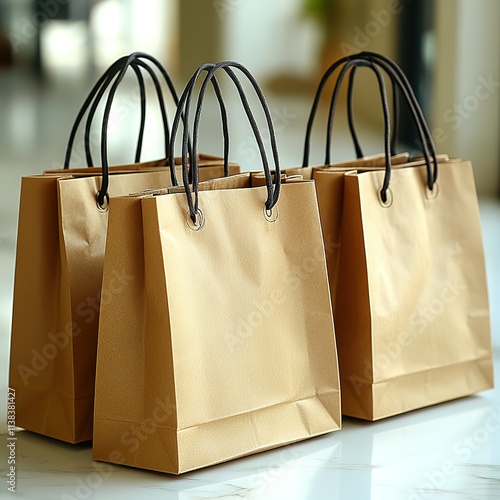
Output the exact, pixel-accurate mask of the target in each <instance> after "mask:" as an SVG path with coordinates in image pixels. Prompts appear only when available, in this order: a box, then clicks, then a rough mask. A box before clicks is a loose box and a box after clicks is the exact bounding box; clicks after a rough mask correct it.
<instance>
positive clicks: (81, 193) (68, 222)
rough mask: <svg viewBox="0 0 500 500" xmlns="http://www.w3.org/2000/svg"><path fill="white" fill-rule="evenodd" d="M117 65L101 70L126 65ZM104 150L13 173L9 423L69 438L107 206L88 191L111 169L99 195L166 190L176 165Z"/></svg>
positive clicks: (84, 415)
mask: <svg viewBox="0 0 500 500" xmlns="http://www.w3.org/2000/svg"><path fill="white" fill-rule="evenodd" d="M142 56H144V57H145V58H146V59H147V58H151V56H149V55H144V54H142ZM142 56H141V57H142ZM122 59H125V60H126V59H127V57H125V58H122ZM152 59H153V60H154V58H152ZM120 61H122V60H119V61H118V62H117V63H119V62H120ZM117 63H115V64H114V65H112V67H111V68H110V69H113V68H115V69H116V68H118V69H120V68H121V69H120V70H123V71H126V69H127V67H126V66H125V65H122V66H120V65H118V66H117ZM108 71H109V70H108ZM113 71H114V69H113ZM105 76H106V74H105V75H104V76H103V77H105ZM103 77H101V80H99V82H98V84H97V85H96V87H94V89H93V90H92V92H91V94H90V95H89V98H87V100H86V102H85V104H84V106H83V108H82V110H81V111H80V113H79V114H78V116H77V119H76V121H75V125H74V127H73V130H72V132H71V134H70V141H69V145H68V150H67V155H66V161H65V166H68V165H69V159H70V156H71V148H72V144H73V140H74V133H76V129H77V128H78V124H79V123H80V121H81V119H82V117H83V114H84V113H85V111H86V109H87V108H88V107H89V106H90V105H91V104H92V99H93V98H94V95H95V93H96V92H97V91H96V89H97V90H99V88H104V89H105V87H99V85H100V83H102V82H104V80H103ZM107 83H108V84H111V80H109V81H108V82H107ZM118 84H119V80H115V81H114V83H113V87H112V89H111V91H110V96H109V97H108V103H107V104H108V105H109V106H108V108H107V109H106V110H105V113H104V116H103V129H104V133H105V134H106V133H107V128H106V126H105V124H106V122H107V119H108V118H109V112H110V102H111V101H112V98H113V92H114V91H115V90H116V86H117V85H118ZM102 96H103V94H102V93H101V94H100V95H97V97H96V98H97V99H100V98H102ZM95 102H96V101H94V103H95ZM94 111H95V110H94ZM89 120H90V122H91V120H92V116H90V118H89ZM90 122H89V123H90ZM141 133H142V132H141ZM104 138H105V137H104V136H103V140H104ZM86 146H87V147H88V144H87V145H86ZM105 153H106V152H105V151H104V152H103V150H101V165H103V167H105V168H101V167H91V168H79V169H77V168H75V169H66V168H65V169H57V170H52V171H47V172H46V173H45V175H39V176H32V177H25V178H23V179H22V186H21V202H20V214H19V226H18V244H17V254H16V275H15V284H14V308H13V319H12V342H11V363H10V385H11V387H13V388H15V389H16V395H17V399H16V403H17V407H16V410H17V414H16V423H17V425H19V426H20V427H24V428H25V429H27V430H30V431H34V432H37V433H39V434H43V435H45V436H49V437H53V438H57V439H60V440H62V441H66V442H69V443H78V442H81V441H88V440H90V439H92V412H93V398H94V378H95V363H96V349H97V330H98V319H99V309H100V305H101V304H102V303H103V302H105V301H106V300H107V297H106V296H105V295H103V294H102V293H101V281H102V266H103V260H104V249H105V238H106V229H107V220H108V213H107V207H106V206H104V208H101V207H99V206H98V204H97V202H96V193H99V192H100V189H101V186H102V183H103V180H104V178H105V177H106V176H107V174H106V171H109V172H110V174H111V175H110V176H109V177H110V181H109V182H110V185H109V189H108V191H107V192H106V195H107V196H108V197H109V196H110V197H113V196H120V195H127V194H129V193H133V192H138V191H144V190H151V189H155V188H159V187H168V186H170V185H171V174H170V171H171V170H170V169H171V168H173V169H177V170H180V166H177V167H175V162H174V165H170V164H169V162H168V160H160V161H153V162H143V163H138V162H136V163H133V164H131V165H122V166H114V167H109V166H108V160H107V157H106V154H105ZM137 154H138V156H140V151H138V153H137ZM103 155H104V156H103ZM87 157H88V158H90V157H91V155H90V153H89V152H87ZM197 160H198V163H199V164H200V165H201V166H202V167H201V168H200V169H199V170H200V178H201V179H206V178H211V177H220V176H222V175H224V173H225V169H224V165H225V163H226V162H225V161H224V159H222V158H218V157H215V156H210V155H204V154H199V155H197ZM177 163H178V165H179V161H178V162H177ZM90 164H92V162H90ZM228 170H229V173H236V172H239V167H238V166H237V165H235V164H228ZM103 171H104V172H105V174H104V176H103ZM114 277H115V278H114V282H115V285H114V286H115V288H117V289H119V288H120V287H124V286H126V285H127V283H128V281H127V280H128V277H127V275H125V274H120V273H119V272H118V271H117V272H116V274H115V275H114Z"/></svg>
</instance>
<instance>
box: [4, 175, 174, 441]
mask: <svg viewBox="0 0 500 500" xmlns="http://www.w3.org/2000/svg"><path fill="white" fill-rule="evenodd" d="M111 177H112V179H111V182H110V189H109V194H110V195H111V196H114V195H123V194H126V193H128V192H131V191H138V190H144V189H148V188H154V187H157V186H161V185H165V184H167V185H168V182H169V180H170V173H169V172H168V171H166V170H164V171H162V172H160V171H158V172H143V173H140V174H139V173H129V174H121V175H112V176H111ZM99 186H100V177H95V176H94V177H92V176H85V177H72V176H64V177H61V176H56V175H53V176H49V175H40V176H32V177H24V178H23V179H22V183H21V203H20V212H19V225H18V241H17V252H16V273H15V283H14V309H13V318H12V340H11V361H10V385H11V386H12V387H13V388H15V389H16V423H17V425H19V426H20V427H23V428H25V429H28V430H31V431H34V432H38V433H40V434H43V435H46V436H50V437H54V438H57V439H61V440H63V441H67V442H70V443H76V442H80V441H87V440H89V439H92V406H93V393H94V369H95V352H96V345H97V326H98V317H99V304H100V302H101V301H102V294H101V277H102V264H103V259H104V245H105V237H106V226H107V218H108V213H107V212H105V211H101V210H99V209H98V207H97V204H96V191H98V190H99ZM126 279H127V278H126V276H122V275H117V277H116V285H115V286H117V287H119V286H125V284H126V283H127V281H126Z"/></svg>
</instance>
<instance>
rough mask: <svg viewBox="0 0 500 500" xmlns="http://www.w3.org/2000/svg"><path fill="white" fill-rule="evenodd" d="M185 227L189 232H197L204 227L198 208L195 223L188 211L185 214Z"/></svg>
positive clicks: (203, 217) (202, 217) (201, 214)
mask: <svg viewBox="0 0 500 500" xmlns="http://www.w3.org/2000/svg"><path fill="white" fill-rule="evenodd" d="M186 225H187V227H188V228H189V229H191V231H199V230H200V229H201V228H202V227H203V226H204V225H205V216H204V215H203V212H202V211H201V209H199V208H198V210H197V211H196V222H193V220H192V219H191V213H190V212H189V210H188V211H187V212H186Z"/></svg>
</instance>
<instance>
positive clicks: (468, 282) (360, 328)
mask: <svg viewBox="0 0 500 500" xmlns="http://www.w3.org/2000/svg"><path fill="white" fill-rule="evenodd" d="M383 176H384V173H383V172H364V173H354V172H353V173H348V174H346V176H345V191H344V215H343V217H344V221H343V235H342V241H343V245H342V249H341V257H340V267H339V276H338V287H339V289H340V290H342V293H339V294H337V300H336V304H335V312H336V316H335V321H336V322H335V326H336V333H337V342H338V349H339V363H340V371H341V380H342V406H343V413H344V414H345V415H350V416H354V417H359V418H363V419H368V420H377V419H380V418H384V417H389V416H391V415H396V414H398V413H403V412H406V411H410V410H413V409H416V408H421V407H424V406H429V405H432V404H436V403H440V402H443V401H447V400H450V399H454V398H459V397H462V396H467V395H469V394H473V393H475V392H478V391H481V390H484V389H488V388H491V387H493V373H492V350H491V333H490V324H489V309H488V295H487V284H486V275H485V265H484V255H483V247H482V236H481V229H480V220H479V208H478V202H477V196H476V190H475V186H474V178H473V173H472V165H471V163H470V162H468V161H460V160H458V161H454V160H450V161H449V162H445V163H440V164H439V181H438V182H439V183H438V186H439V192H438V194H437V196H436V197H435V198H430V197H429V196H428V193H427V192H426V186H425V182H426V180H425V167H415V168H408V169H404V170H394V171H393V172H392V181H391V189H392V193H393V195H392V196H393V201H392V206H390V207H388V208H386V207H384V206H382V205H381V203H380V201H379V196H378V190H379V188H380V186H381V184H382V182H383Z"/></svg>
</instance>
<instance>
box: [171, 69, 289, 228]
mask: <svg viewBox="0 0 500 500" xmlns="http://www.w3.org/2000/svg"><path fill="white" fill-rule="evenodd" d="M230 67H234V68H237V69H239V70H240V71H241V72H242V73H243V74H244V75H245V76H246V77H247V78H248V79H249V81H250V82H251V84H252V86H253V87H254V90H255V92H256V94H257V96H258V98H259V100H260V102H261V105H262V107H263V109H264V113H265V115H266V121H267V124H268V128H269V133H270V137H271V147H272V151H273V158H274V164H275V170H276V174H275V176H274V183H273V178H272V176H271V172H270V169H269V164H268V161H267V156H266V153H265V146H264V143H263V141H262V137H261V135H260V132H259V128H258V125H257V123H256V121H255V118H254V116H253V113H252V111H251V108H250V105H249V103H248V100H247V98H246V95H245V92H244V90H243V88H242V86H241V83H240V82H239V80H238V78H237V77H236V75H235V74H234V72H233V71H232V70H231V69H230ZM221 68H223V69H224V70H225V71H226V73H227V74H228V75H229V77H230V78H231V79H232V80H233V82H234V84H235V85H236V87H237V90H238V93H239V95H240V99H241V101H242V104H243V107H244V109H245V113H246V114H247V117H248V119H249V122H250V125H251V127H252V131H253V133H254V135H255V137H256V140H257V144H258V147H259V151H260V154H261V158H262V162H263V167H264V172H265V178H266V186H267V191H268V198H267V200H266V209H267V210H271V209H272V207H273V206H274V205H275V204H276V202H277V201H278V198H279V192H280V185H281V175H280V169H279V157H278V152H277V145H276V136H275V132H274V126H273V122H272V117H271V113H270V111H269V108H268V106H267V102H266V100H265V97H264V95H263V93H262V91H261V89H260V87H259V85H258V83H257V81H256V80H255V79H254V78H253V76H252V75H251V73H250V72H249V71H248V70H247V69H246V68H245V67H244V66H243V65H241V64H239V63H236V62H233V61H225V62H222V63H219V64H204V65H202V66H200V67H199V68H198V69H197V70H196V71H195V73H194V74H193V76H192V77H191V79H190V80H189V82H188V84H187V85H186V88H185V89H184V92H183V94H182V96H181V98H180V103H179V107H178V109H177V114H176V117H175V119H174V122H173V124H172V138H171V141H170V144H171V148H172V147H173V146H172V144H173V140H174V138H175V135H176V133H177V129H178V126H179V121H180V113H181V112H182V110H184V112H185V114H186V116H189V108H190V105H191V100H192V94H193V90H194V87H195V84H196V81H197V79H198V78H199V76H200V75H201V73H202V72H204V71H206V72H208V74H207V76H206V78H205V81H204V82H203V84H202V87H201V89H200V91H199V94H198V103H197V107H196V113H195V123H194V126H193V151H197V147H198V131H199V121H200V117H201V110H202V105H203V98H204V94H205V90H206V86H207V84H208V82H209V81H211V80H212V79H213V78H214V74H215V72H216V71H217V70H219V69H221ZM184 127H185V129H184V134H183V154H182V159H183V178H184V189H185V191H186V197H187V201H188V206H189V212H190V217H191V220H192V221H193V222H194V223H196V216H197V213H198V163H197V157H196V155H194V158H193V192H194V195H195V201H194V202H193V196H192V193H191V190H190V188H189V183H188V182H187V180H188V179H187V175H186V170H187V159H186V153H187V150H186V138H187V133H188V130H187V128H186V124H185V125H184ZM171 169H172V170H173V162H172V160H171ZM174 175H175V173H174ZM273 186H274V187H273Z"/></svg>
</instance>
